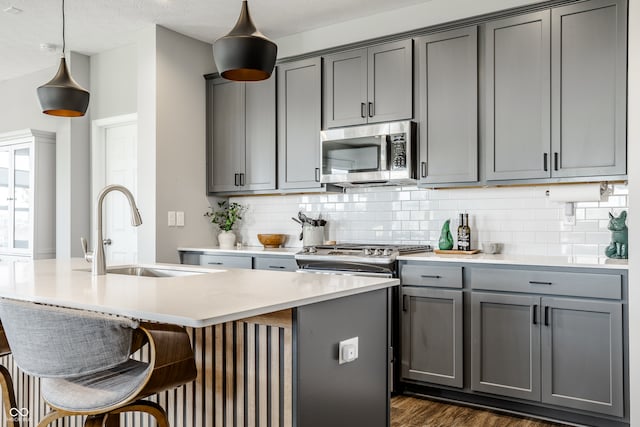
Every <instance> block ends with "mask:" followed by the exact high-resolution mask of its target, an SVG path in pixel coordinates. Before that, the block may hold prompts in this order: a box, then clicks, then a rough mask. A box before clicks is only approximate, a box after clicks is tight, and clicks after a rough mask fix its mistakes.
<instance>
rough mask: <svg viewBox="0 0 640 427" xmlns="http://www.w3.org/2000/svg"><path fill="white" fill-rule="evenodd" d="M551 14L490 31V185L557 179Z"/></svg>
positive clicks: (495, 25) (509, 21)
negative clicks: (552, 163)
mask: <svg viewBox="0 0 640 427" xmlns="http://www.w3.org/2000/svg"><path fill="white" fill-rule="evenodd" d="M550 25H551V12H550V11H548V10H545V11H541V12H535V13H529V14H526V15H520V16H515V17H511V18H506V19H501V20H499V21H491V22H489V23H487V24H486V25H485V30H486V32H485V50H484V54H485V67H486V75H485V79H486V95H485V97H486V98H485V102H486V104H485V106H486V109H485V115H484V118H485V131H486V138H485V142H484V144H485V147H486V178H487V180H505V179H506V180H509V179H528V178H548V177H550V176H551V168H550V163H549V161H550V158H549V152H550V150H551V111H550V109H551V43H550V37H551V30H550V28H551V26H550Z"/></svg>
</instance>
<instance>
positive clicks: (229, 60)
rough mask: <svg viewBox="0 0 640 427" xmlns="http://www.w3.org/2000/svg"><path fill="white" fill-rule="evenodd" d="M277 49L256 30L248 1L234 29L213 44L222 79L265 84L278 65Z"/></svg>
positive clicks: (214, 57) (245, 1) (243, 4)
mask: <svg viewBox="0 0 640 427" xmlns="http://www.w3.org/2000/svg"><path fill="white" fill-rule="evenodd" d="M277 53H278V47H277V46H276V44H275V43H274V42H272V41H271V40H269V39H268V38H266V37H265V36H264V35H263V34H262V33H261V32H260V31H259V30H258V29H257V28H256V26H255V24H254V23H253V21H252V20H251V15H249V6H248V5H247V0H242V9H241V10H240V17H239V18H238V22H236V25H235V27H233V29H232V30H231V31H230V32H229V34H227V35H226V36H224V37H221V38H219V39H218V40H216V41H215V43H214V44H213V59H214V60H215V62H216V67H217V68H218V72H219V73H220V75H221V76H222V77H224V78H225V79H229V80H236V81H258V80H265V79H268V78H269V76H271V73H272V72H273V67H274V66H275V64H276V55H277Z"/></svg>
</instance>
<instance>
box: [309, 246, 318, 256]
mask: <svg viewBox="0 0 640 427" xmlns="http://www.w3.org/2000/svg"><path fill="white" fill-rule="evenodd" d="M308 249H309V253H310V254H315V253H316V252H318V250H317V249H316V247H315V246H310V247H309V248H308Z"/></svg>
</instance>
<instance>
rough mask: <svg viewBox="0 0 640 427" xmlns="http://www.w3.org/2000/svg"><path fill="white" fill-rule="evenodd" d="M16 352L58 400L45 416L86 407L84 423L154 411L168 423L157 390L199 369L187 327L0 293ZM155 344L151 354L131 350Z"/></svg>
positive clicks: (91, 426)
mask: <svg viewBox="0 0 640 427" xmlns="http://www.w3.org/2000/svg"><path fill="white" fill-rule="evenodd" d="M0 319H2V323H3V325H4V329H5V332H6V335H7V339H8V341H9V344H10V345H11V350H12V352H13V357H14V360H15V361H16V363H17V365H18V367H20V369H22V370H23V371H24V372H26V373H27V374H31V375H33V376H36V377H39V378H40V379H41V382H40V385H41V393H42V397H43V399H44V400H45V401H46V402H47V403H48V404H49V405H50V406H51V407H52V408H53V411H52V412H50V413H49V414H47V415H46V416H45V417H44V418H43V419H42V420H41V421H40V422H39V423H38V427H46V426H48V425H49V424H50V423H52V422H53V421H55V420H57V419H59V418H62V417H66V416H72V415H86V416H87V418H86V420H85V424H84V425H85V427H98V426H109V427H112V426H118V425H119V414H120V413H123V412H130V411H140V412H146V413H148V414H150V415H152V416H153V417H154V418H155V419H156V421H157V425H158V427H168V426H169V422H168V420H167V416H166V413H165V411H164V409H163V408H162V407H161V406H160V405H158V404H156V403H154V402H150V401H147V400H141V399H143V398H145V397H148V396H150V395H152V394H155V393H158V392H161V391H165V390H169V389H172V388H174V387H177V386H180V385H182V384H185V383H188V382H191V381H193V380H194V379H195V378H196V375H197V370H196V365H195V360H194V356H193V350H192V348H191V343H190V341H189V336H188V335H187V333H186V331H185V329H184V328H181V327H179V326H173V325H165V324H155V323H139V322H137V321H135V320H132V319H127V318H122V317H116V316H110V315H106V314H101V313H94V312H88V311H83V310H75V309H69V308H61V307H54V306H49V305H42V304H36V303H30V302H22V301H16V300H10V299H0ZM142 345H148V346H149V350H150V351H149V353H150V361H149V362H141V361H137V360H134V359H132V358H131V357H130V356H131V354H132V353H133V352H135V351H136V350H137V349H139V348H140V347H141V346H142Z"/></svg>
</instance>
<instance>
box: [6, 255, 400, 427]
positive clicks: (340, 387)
mask: <svg viewBox="0 0 640 427" xmlns="http://www.w3.org/2000/svg"><path fill="white" fill-rule="evenodd" d="M87 267H88V265H87V264H86V263H85V262H84V261H83V260H75V259H74V260H42V261H35V262H29V263H5V264H0V297H7V298H14V299H20V300H25V301H32V302H38V303H44V304H54V305H60V306H65V307H71V308H77V309H84V310H92V311H99V312H103V313H110V314H114V315H121V316H127V317H132V318H136V319H141V320H147V321H156V322H164V323H172V324H177V325H181V326H185V327H187V329H188V331H189V333H190V335H191V339H192V343H193V346H194V351H195V355H196V361H197V364H198V378H197V380H196V381H195V382H194V383H192V384H188V385H186V386H184V387H181V388H180V389H178V390H177V391H172V392H167V393H163V394H162V395H158V396H154V397H153V399H154V400H156V401H157V402H159V403H160V404H161V405H162V406H163V407H165V408H166V409H167V412H168V414H169V418H170V422H171V425H172V426H181V425H184V426H198V427H199V426H209V425H210V426H244V425H267V423H269V425H272V426H278V425H282V426H294V425H295V426H304V427H313V426H326V425H332V426H341V425H345V426H346V425H363V424H362V422H365V424H366V425H369V426H377V425H379V426H386V425H388V423H389V400H388V394H389V392H388V387H389V385H388V379H387V378H388V372H387V369H388V354H389V353H388V343H387V327H388V326H387V324H388V322H387V320H388V319H387V316H388V312H387V308H388V305H387V302H388V290H389V288H390V287H393V286H396V285H398V280H397V279H379V278H365V277H347V276H330V275H303V274H297V273H286V272H269V271H255V270H242V269H229V270H209V269H200V268H197V267H193V266H188V267H185V266H164V267H170V268H171V269H173V270H183V271H184V272H185V275H183V276H177V277H138V276H128V275H121V274H107V275H105V276H92V275H91V273H90V272H89V271H88V268H87ZM154 267H159V268H162V267H163V266H159V265H155V266H154ZM355 337H358V340H359V341H358V342H359V351H358V358H357V359H356V360H355V361H353V362H349V363H344V364H339V362H338V348H339V343H340V341H343V340H347V339H350V338H355ZM139 357H142V358H144V357H145V354H144V352H143V353H142V354H140V355H139ZM3 363H4V364H5V365H6V366H8V367H9V369H10V370H11V371H12V372H13V376H14V382H15V383H16V389H17V395H18V400H19V402H18V404H19V405H22V406H21V407H25V408H28V409H29V414H30V416H31V418H32V420H33V421H34V422H36V421H37V420H38V419H40V418H41V417H42V416H43V415H44V413H45V411H46V410H45V407H44V405H43V403H42V402H41V401H40V399H39V396H37V395H34V393H37V390H38V389H39V387H38V381H37V380H36V379H34V378H31V377H27V376H26V375H24V374H22V373H21V372H19V371H18V370H17V368H16V367H15V365H14V363H13V361H12V360H11V357H10V356H9V357H8V358H5V359H4V360H3ZM127 421H128V423H127V425H131V426H137V425H147V421H146V420H141V419H140V417H138V416H133V417H129V419H128V420H127ZM73 423H74V421H72V422H71V424H70V425H76V424H73ZM78 425H79V424H78Z"/></svg>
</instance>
